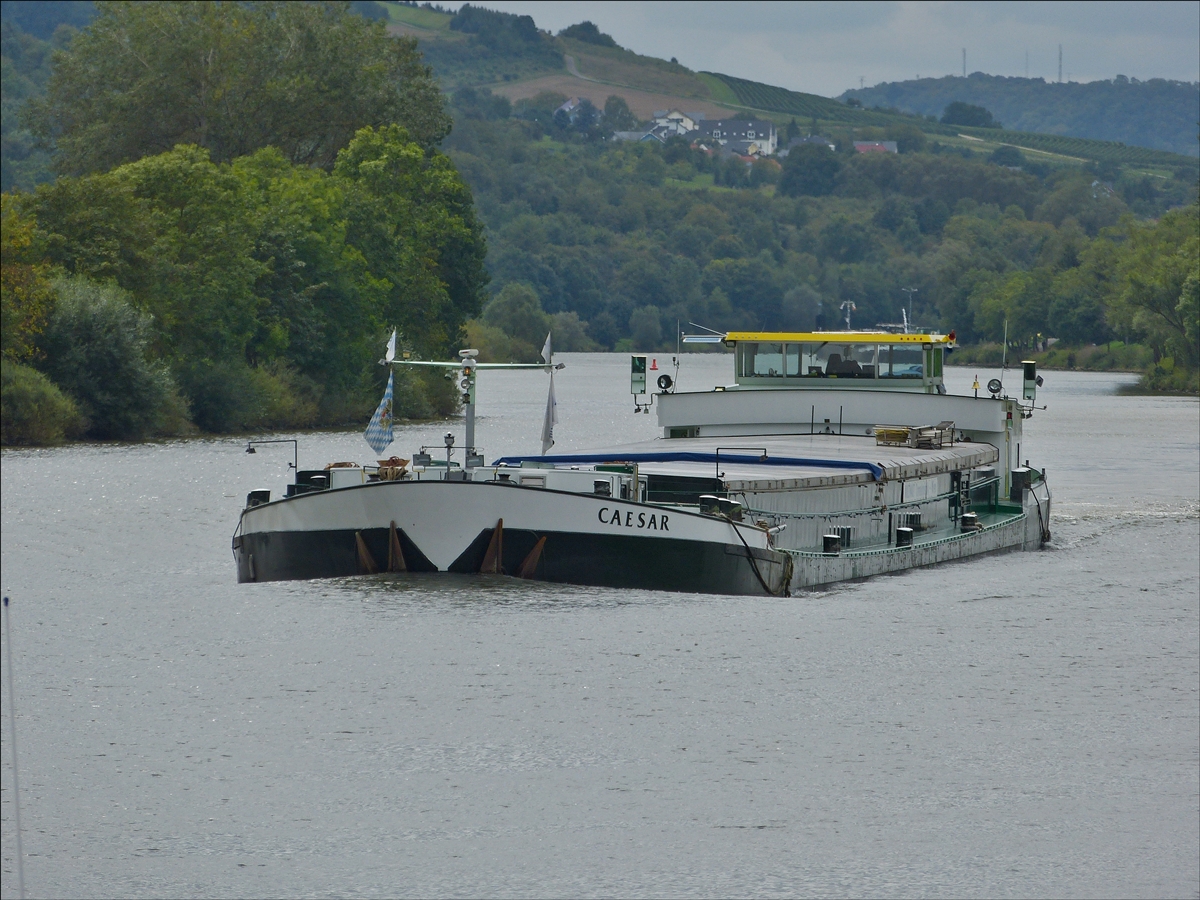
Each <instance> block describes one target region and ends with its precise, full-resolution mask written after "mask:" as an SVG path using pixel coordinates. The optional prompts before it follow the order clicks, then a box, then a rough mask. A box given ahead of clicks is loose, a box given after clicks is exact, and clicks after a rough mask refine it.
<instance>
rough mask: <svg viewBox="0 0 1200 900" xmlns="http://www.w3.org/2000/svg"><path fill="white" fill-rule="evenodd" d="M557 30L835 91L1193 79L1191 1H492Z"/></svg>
mask: <svg viewBox="0 0 1200 900" xmlns="http://www.w3.org/2000/svg"><path fill="white" fill-rule="evenodd" d="M481 5H486V6H489V7H491V8H493V9H501V10H504V11H506V12H514V13H518V14H521V15H530V16H533V18H534V21H536V22H537V24H538V26H539V27H540V28H543V29H547V30H550V31H554V32H558V31H560V30H561V29H563V28H565V27H566V26H567V25H570V24H573V23H575V22H580V21H583V20H584V19H590V20H591V21H593V22H595V23H596V24H597V25H598V26H599V27H600V30H601V31H604V32H607V33H608V34H611V35H612V36H613V37H614V38H615V39H616V41H617V43H619V44H621V45H622V46H623V47H628V48H629V49H630V50H633V51H635V52H637V53H642V54H645V55H647V56H657V57H662V58H664V59H669V58H670V57H676V58H678V60H679V61H680V62H681V63H683V64H684V65H686V66H688V67H689V68H692V69H697V70H709V71H717V72H724V73H726V74H729V75H736V76H738V77H741V78H750V79H753V80H755V81H764V82H767V83H768V84H776V85H781V86H783V87H787V88H791V89H793V90H799V91H807V92H809V93H814V94H823V95H825V96H836V95H837V94H840V93H841V92H842V91H844V90H846V89H847V88H851V87H858V84H859V79H860V77H861V78H862V80H863V82H864V83H865V84H867V85H871V84H876V83H878V82H881V81H902V80H905V79H908V78H913V77H915V76H917V75H921V76H942V75H949V74H962V50H963V48H965V49H966V51H967V71H968V72H974V71H981V72H987V73H989V74H994V75H1024V74H1025V59H1026V53H1027V52H1028V54H1029V75H1030V76H1032V77H1035V78H1036V77H1039V76H1040V77H1044V78H1046V79H1047V80H1052V79H1055V78H1057V76H1058V45H1059V44H1060V43H1061V44H1062V45H1063V75H1064V77H1070V78H1071V79H1072V80H1074V81H1093V80H1096V79H1101V78H1112V77H1113V76H1114V75H1116V74H1118V73H1119V74H1122V75H1128V76H1130V77H1134V78H1141V79H1143V80H1145V79H1150V78H1170V79H1176V80H1181V81H1200V4H1197V3H1194V2H1178V3H1176V2H1171V3H1123V2H1122V3H1108V2H1101V3H1080V2H1072V3H1068V2H1015V3H1002V2H977V3H957V2H956V3H950V2H882V3H819V2H817V3H810V2H792V3H782V2H776V3H766V4H749V3H732V4H728V3H663V2H624V0H616V2H603V3H601V2H590V0H576V2H558V3H534V2H505V0H498V2H492V3H488V2H486V0H483V2H482V3H481Z"/></svg>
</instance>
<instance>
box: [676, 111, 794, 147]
mask: <svg viewBox="0 0 1200 900" xmlns="http://www.w3.org/2000/svg"><path fill="white" fill-rule="evenodd" d="M688 137H689V138H691V139H692V140H693V141H698V140H704V139H705V138H708V139H711V140H715V141H717V142H718V143H720V144H726V143H728V142H729V141H755V142H756V143H757V144H758V145H759V149H760V152H761V153H762V154H763V155H764V156H773V155H774V154H775V150H776V149H777V148H778V145H779V135H778V133H777V132H776V131H775V123H773V122H769V121H767V120H766V119H704V120H702V121H700V122H698V123H697V124H696V129H695V130H694V131H692V132H691V133H689V134H688Z"/></svg>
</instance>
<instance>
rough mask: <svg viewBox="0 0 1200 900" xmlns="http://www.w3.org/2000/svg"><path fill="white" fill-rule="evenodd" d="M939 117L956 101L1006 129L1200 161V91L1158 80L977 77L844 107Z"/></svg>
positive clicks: (948, 79)
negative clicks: (1199, 124) (1199, 139)
mask: <svg viewBox="0 0 1200 900" xmlns="http://www.w3.org/2000/svg"><path fill="white" fill-rule="evenodd" d="M851 98H853V99H855V100H858V101H859V102H861V103H862V104H863V106H864V107H866V108H874V107H880V108H884V109H898V110H900V111H902V112H908V113H916V114H918V115H922V116H933V117H935V118H940V117H941V115H942V113H943V111H944V110H945V108H946V107H947V106H948V105H949V104H950V103H953V102H955V101H959V102H965V103H971V104H974V105H977V106H982V107H984V108H986V109H987V110H989V111H990V112H991V113H992V114H993V115H995V117H996V118H997V119H999V120H1000V122H1002V123H1003V125H1004V127H1005V128H1008V129H1012V130H1014V131H1026V132H1040V133H1044V134H1051V135H1064V136H1067V137H1075V138H1090V139H1093V140H1100V141H1116V142H1120V143H1123V144H1129V145H1131V146H1136V147H1149V148H1151V149H1155V150H1168V151H1170V152H1172V153H1181V154H1186V155H1188V156H1197V155H1200V143H1198V142H1197V139H1196V123H1197V122H1198V121H1200V84H1195V83H1188V82H1182V81H1167V80H1165V79H1162V78H1152V79H1150V80H1148V81H1138V80H1137V79H1136V78H1126V77H1125V76H1124V75H1118V76H1116V77H1115V78H1113V79H1111V80H1106V81H1090V82H1086V83H1077V82H1067V83H1065V84H1059V83H1055V82H1048V81H1045V80H1044V79H1041V78H1006V77H1004V76H1000V75H985V74H984V73H982V72H973V73H972V74H971V75H969V76H968V77H966V78H960V77H957V76H950V75H948V76H945V77H943V78H921V79H914V80H912V81H893V82H885V83H883V84H877V85H875V86H874V87H869V88H866V89H863V90H849V91H846V92H845V93H844V94H843V95H842V96H841V98H840V99H841V100H843V101H844V100H849V99H851Z"/></svg>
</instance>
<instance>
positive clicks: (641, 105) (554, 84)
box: [490, 72, 731, 119]
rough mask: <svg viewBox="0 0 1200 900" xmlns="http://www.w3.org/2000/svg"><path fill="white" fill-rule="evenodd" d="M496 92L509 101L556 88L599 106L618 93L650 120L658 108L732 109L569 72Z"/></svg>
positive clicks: (716, 112) (719, 112)
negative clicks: (592, 79)
mask: <svg viewBox="0 0 1200 900" xmlns="http://www.w3.org/2000/svg"><path fill="white" fill-rule="evenodd" d="M490 87H491V90H492V93H494V94H499V95H500V96H502V97H507V98H508V99H509V100H524V99H528V98H530V97H533V96H535V95H537V94H540V93H541V92H543V91H554V92H555V93H558V94H564V95H566V96H567V97H580V98H586V99H587V100H590V101H591V102H592V104H593V105H595V106H596V107H597V108H599V109H603V108H604V101H605V100H607V99H608V98H609V97H610V96H611V95H613V94H616V95H617V96H619V97H624V98H625V102H626V103H628V104H629V109H630V110H631V111H632V112H633V114H634V115H635V116H637V117H638V118H639V119H649V118H650V117H651V116H652V115H653V114H654V113H655V112H656V111H658V110H663V109H671V108H673V107H675V108H680V109H683V110H684V111H686V112H699V113H704V115H705V116H706V117H708V118H721V117H722V116H728V115H729V114H730V112H731V110H729V109H728V108H726V107H724V106H718V105H717V104H716V103H713V102H712V101H711V100H696V99H693V98H689V97H679V96H677V95H675V94H663V93H652V92H650V91H639V90H634V89H633V88H627V87H617V86H615V85H611V84H601V83H599V82H596V81H587V80H586V79H583V78H577V77H576V76H574V75H572V74H570V73H569V72H563V73H562V74H560V75H543V76H541V77H539V78H532V79H530V80H528V81H514V82H510V83H507V84H495V85H490Z"/></svg>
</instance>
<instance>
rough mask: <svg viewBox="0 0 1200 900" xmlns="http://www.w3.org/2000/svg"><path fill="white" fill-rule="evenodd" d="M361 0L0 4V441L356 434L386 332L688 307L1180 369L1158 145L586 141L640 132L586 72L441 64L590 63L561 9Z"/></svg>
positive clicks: (1197, 299)
mask: <svg viewBox="0 0 1200 900" xmlns="http://www.w3.org/2000/svg"><path fill="white" fill-rule="evenodd" d="M376 5H377V4H371V3H365V4H364V3H357V4H295V3H283V2H263V3H256V4H209V3H187V2H183V3H169V4H168V3H144V4H103V5H101V6H99V7H98V8H97V10H96V13H95V17H94V18H91V19H90V20H84V21H82V22H80V23H76V24H78V25H82V27H80V28H78V29H77V28H76V27H75V25H72V24H71V23H69V22H66V21H63V22H60V23H58V27H57V30H55V29H54V27H53V23H50V24H51V27H50V28H49V29H48V30H47V31H46V33H47V34H50V33H51V32H53V37H52V39H51V40H41V39H38V38H35V37H33V36H32V35H30V34H27V33H24V32H22V31H21V29H20V28H18V27H17V26H16V25H15V24H13V23H12V22H11V21H10V20H9V19H8V18H6V19H5V20H4V23H3V26H4V38H3V40H4V62H5V72H6V77H5V92H6V93H5V104H6V105H5V127H6V144H5V153H6V154H10V151H12V152H13V153H15V152H16V150H21V152H22V153H24V154H25V155H24V156H22V157H21V158H20V159H17V158H16V157H14V156H12V155H11V154H10V155H8V156H5V157H4V159H5V166H6V168H5V175H4V177H5V184H6V186H7V187H9V188H10V189H9V190H6V192H5V193H4V194H3V195H2V202H3V233H2V239H0V244H2V248H0V249H2V251H3V252H2V256H3V259H2V274H0V289H2V290H0V294H2V312H3V327H2V329H0V333H2V348H0V349H2V355H3V378H2V381H3V384H2V390H0V400H2V407H3V409H2V415H0V420H2V421H0V426H2V427H0V444H3V445H5V446H19V445H46V444H54V443H57V442H61V441H65V440H73V439H88V440H140V439H149V438H154V437H159V436H170V435H186V434H228V433H245V432H248V431H254V430H270V429H308V428H319V427H331V426H339V425H347V426H355V425H359V424H361V423H363V422H365V421H366V418H367V417H368V416H369V414H370V411H371V410H372V409H373V408H374V406H375V404H376V403H377V402H378V398H379V396H380V394H381V393H382V390H383V386H384V382H385V380H386V378H385V376H386V372H385V371H384V369H383V367H381V366H379V365H377V364H376V361H377V359H378V356H379V348H380V347H382V346H383V344H384V342H385V341H386V340H387V336H388V335H389V334H390V333H391V332H392V330H393V329H397V330H398V331H399V333H400V335H401V348H402V349H403V350H404V351H406V352H409V353H410V354H412V355H413V356H414V357H415V358H419V359H434V358H437V359H446V358H450V357H453V356H454V354H455V353H456V352H457V350H458V349H459V348H461V347H464V346H474V347H477V348H478V349H479V350H480V351H481V359H482V360H484V361H489V360H490V361H536V359H537V353H538V350H539V348H540V347H541V346H542V342H543V341H544V340H545V335H546V333H547V332H552V333H553V335H554V346H555V348H556V349H559V350H565V351H590V350H605V351H614V352H629V351H634V350H637V351H657V352H660V353H661V352H670V351H673V350H674V347H675V331H676V328H677V325H679V324H686V323H689V322H698V323H701V324H703V325H705V326H707V327H712V328H716V329H727V330H739V329H740V330H756V329H757V330H792V331H812V330H818V329H820V330H833V329H836V328H838V327H841V323H842V321H843V316H844V313H845V311H846V310H850V311H851V312H852V314H853V322H854V324H855V325H858V326H862V327H871V326H872V325H873V324H874V323H878V322H897V321H899V319H900V316H901V309H902V308H905V309H907V310H908V311H909V312H910V313H911V316H910V318H912V319H915V320H916V321H920V322H927V323H931V327H932V323H936V327H939V328H940V329H942V330H944V331H949V330H951V329H953V330H955V331H956V332H957V334H958V338H959V341H960V342H961V343H962V344H963V345H964V346H963V347H962V349H960V350H959V351H958V354H957V355H958V358H957V359H956V360H954V362H956V363H960V364H966V365H970V364H972V363H971V361H972V360H979V361H983V360H985V359H990V358H991V356H995V357H996V361H997V363H998V360H999V353H998V352H996V351H997V348H998V346H999V342H1001V341H1002V340H1003V339H1004V335H1005V334H1007V336H1008V340H1009V348H1010V349H1009V356H1010V358H1019V357H1020V356H1021V355H1022V354H1025V355H1028V354H1029V352H1030V348H1033V347H1036V346H1045V342H1046V340H1047V339H1048V338H1055V339H1056V340H1057V343H1056V344H1055V345H1054V346H1053V347H1052V348H1051V349H1050V350H1048V351H1046V352H1045V357H1044V361H1043V365H1045V366H1047V367H1058V366H1061V367H1063V368H1067V369H1070V368H1079V369H1090V368H1096V369H1100V370H1105V369H1118V368H1120V369H1130V368H1132V369H1140V370H1141V371H1142V372H1143V373H1144V378H1143V384H1144V386H1145V387H1146V388H1147V389H1150V390H1160V391H1183V392H1192V393H1196V392H1197V390H1198V386H1197V368H1198V366H1200V344H1198V342H1200V334H1198V331H1200V325H1198V323H1200V272H1198V267H1200V262H1198V260H1200V205H1198V204H1197V190H1198V184H1197V171H1198V170H1197V167H1196V163H1195V161H1194V160H1190V159H1187V158H1183V157H1179V158H1177V161H1174V160H1176V158H1175V157H1171V156H1170V155H1169V154H1166V155H1163V154H1161V153H1160V156H1161V157H1162V159H1166V160H1167V161H1168V163H1169V164H1170V167H1168V168H1165V169H1161V171H1159V170H1154V171H1149V170H1143V169H1139V168H1137V166H1135V165H1134V164H1133V163H1129V164H1124V163H1118V162H1114V161H1113V160H1111V159H1109V160H1100V159H1096V160H1083V159H1079V160H1075V159H1069V158H1067V157H1054V158H1051V157H1049V156H1044V155H1043V156H1037V157H1034V156H1032V155H1030V154H1026V153H1023V152H1022V151H1021V150H1020V149H1018V148H1016V147H1012V146H1001V147H999V148H997V149H994V150H987V151H985V152H976V151H975V150H972V149H970V148H969V147H967V146H966V145H965V144H963V143H962V142H960V143H952V141H951V138H952V137H953V136H952V135H950V136H947V134H945V133H944V132H945V131H946V128H945V127H944V126H942V125H937V124H936V123H935V124H934V125H930V124H928V123H926V122H924V120H922V119H920V118H913V119H911V120H904V121H901V120H900V119H897V118H896V117H895V116H892V117H891V118H888V117H887V116H884V114H883V113H878V114H876V113H871V114H870V115H871V116H874V118H872V119H870V121H871V122H874V123H876V124H870V125H862V126H859V125H855V124H854V123H853V119H854V115H857V112H854V111H848V108H847V107H844V106H839V105H838V104H836V103H835V101H828V103H827V104H826V106H825V107H823V109H825V112H826V113H828V112H829V111H830V110H834V109H835V110H837V111H840V112H839V114H838V116H837V117H834V118H830V119H828V120H824V119H818V118H817V113H814V114H813V115H812V116H811V117H810V118H808V119H806V120H805V121H797V119H796V117H795V116H783V115H782V114H781V115H780V116H779V117H777V119H776V121H775V122H774V125H773V127H775V128H777V130H778V135H779V139H780V143H781V145H782V146H783V147H787V145H788V141H789V140H791V139H793V138H801V137H803V136H804V135H805V134H808V133H814V134H815V133H818V132H819V133H821V134H822V139H821V140H818V141H814V142H809V143H803V144H797V145H794V146H793V147H792V148H791V150H790V152H789V153H788V154H787V155H786V157H778V156H777V157H764V158H757V159H751V158H748V157H742V156H739V155H737V154H734V153H731V152H729V149H728V148H727V147H724V146H722V145H721V144H719V143H718V142H715V141H713V140H695V141H690V140H685V139H684V138H683V137H680V136H674V137H670V138H668V139H666V140H665V142H659V141H657V140H653V141H649V142H645V141H642V142H633V141H614V140H611V139H610V138H611V136H612V134H613V132H614V131H615V130H616V131H628V130H630V129H635V128H638V127H643V126H644V124H645V123H640V122H639V120H638V119H637V117H636V116H634V114H633V113H632V111H631V109H630V105H629V104H628V103H627V102H626V100H625V99H624V98H623V97H622V96H621V95H620V94H619V93H618V91H619V87H618V86H615V85H613V86H611V87H612V90H613V91H614V93H613V94H612V95H610V96H609V97H608V99H607V101H606V102H605V103H604V104H603V107H601V106H600V105H593V104H592V103H591V102H590V101H587V100H582V101H580V102H578V103H576V104H575V105H574V106H571V105H570V104H569V103H568V100H569V99H571V98H568V97H567V96H566V95H563V94H557V93H553V92H549V91H542V92H541V93H538V94H536V95H534V96H532V97H523V98H520V99H516V100H510V99H508V98H506V97H505V96H501V95H500V93H499V92H497V93H492V92H491V91H490V90H489V89H488V88H485V87H472V86H471V85H470V84H467V83H464V82H463V80H462V79H463V78H465V77H466V76H467V75H469V73H470V72H472V71H474V70H475V69H478V68H479V66H483V65H484V63H486V64H487V65H493V64H494V65H495V66H499V67H500V68H501V69H502V68H503V67H504V66H506V65H508V62H512V61H514V60H515V61H517V62H520V63H521V65H523V66H526V67H527V68H529V70H530V71H535V70H536V71H542V70H544V69H546V67H547V66H550V67H551V68H553V66H554V65H558V63H557V62H555V61H556V60H559V59H560V57H561V55H562V48H563V47H567V46H569V47H570V48H572V51H573V53H574V57H573V58H576V59H577V60H578V59H583V58H584V57H583V55H582V54H583V50H586V49H587V47H589V46H593V45H594V46H595V47H599V48H600V50H597V51H595V52H596V53H600V54H601V56H603V55H604V54H607V55H608V56H611V57H612V58H613V59H614V60H617V59H618V58H620V59H624V56H623V54H625V55H627V51H624V50H622V49H621V48H619V47H617V46H616V45H615V43H614V42H612V39H611V38H610V37H608V36H607V35H604V34H602V33H601V32H599V31H598V29H596V28H595V26H594V25H591V23H581V25H579V26H572V27H571V28H570V29H566V30H565V31H564V33H563V34H562V35H559V36H557V37H555V36H553V35H549V34H548V33H546V32H543V31H541V30H539V29H538V28H536V26H535V23H534V22H533V20H532V19H531V18H530V17H528V16H514V15H510V14H507V13H500V12H495V11H492V10H487V9H484V8H482V7H476V6H471V5H464V6H463V7H462V9H460V10H459V11H458V12H456V13H448V12H445V11H443V10H440V8H434V7H422V8H420V9H417V8H416V7H411V6H406V7H403V8H400V7H394V6H388V7H386V10H390V13H389V14H391V13H396V12H397V10H400V11H406V12H405V14H406V15H408V14H409V13H412V15H416V14H417V13H418V12H419V13H420V16H421V17H424V18H422V21H425V20H426V19H428V21H429V22H433V23H435V24H437V25H438V27H437V28H436V29H433V30H430V29H425V30H424V31H422V36H421V37H419V38H418V37H415V36H412V35H403V34H401V35H399V36H397V35H395V34H393V33H390V32H389V30H388V26H387V23H386V21H385V18H386V17H383V18H381V17H375V18H367V17H365V14H363V15H360V14H356V12H355V10H356V9H358V10H361V9H368V10H370V9H374V7H375V6H376ZM382 8H383V7H381V9H382ZM6 9H7V6H6ZM30 9H32V10H34V13H35V14H37V15H46V16H51V15H54V10H56V9H58V7H55V6H52V5H49V4H42V5H41V6H30ZM413 10H416V12H413ZM426 14H427V15H426ZM6 15H7V13H6ZM442 26H445V27H444V28H443V27H442ZM584 26H588V27H584ZM418 30H421V29H418ZM443 32H444V33H445V35H444V37H445V40H443V37H442V33H443ZM429 35H434V36H435V37H436V40H435V39H434V38H432V37H429ZM439 42H440V43H439ZM564 42H566V43H564ZM581 42H582V43H581ZM296 48H304V49H303V50H302V51H297V49H296ZM581 48H582V49H581ZM197 58H205V59H208V60H210V62H211V67H210V68H208V69H205V70H204V71H199V70H197V69H196V68H195V67H193V66H191V65H190V64H189V62H188V61H189V60H193V59H197ZM605 58H608V57H607V56H606V57H605ZM134 59H136V60H138V62H137V64H134V63H133V62H132V60H134ZM639 59H640V58H639ZM430 62H432V63H434V65H435V67H436V66H440V67H442V68H441V69H436V68H430V66H429V65H428V63H430ZM626 62H628V60H626ZM658 62H661V61H658ZM614 64H615V63H614ZM622 64H625V63H622ZM484 67H485V68H486V66H484ZM642 69H645V72H643V74H644V75H646V77H647V78H650V77H651V76H653V77H654V78H657V77H663V78H666V77H668V76H670V77H671V78H676V79H684V80H687V79H690V78H692V77H693V76H695V73H690V74H689V73H688V71H687V70H685V69H683V68H682V67H679V66H677V65H676V64H671V65H667V64H666V63H662V64H661V65H657V63H656V64H655V65H650V63H646V64H645V65H642ZM10 70H11V73H10ZM499 70H500V69H497V71H499ZM660 70H661V71H660ZM639 71H640V70H639ZM646 73H649V74H646ZM656 73H657V74H656ZM10 74H12V75H13V77H10ZM16 76H19V78H18V77H16ZM713 77H714V78H715V76H713ZM451 84H452V85H455V86H456V87H455V89H454V90H453V92H452V93H444V89H445V87H446V86H447V85H451ZM747 84H750V83H748V82H747ZM643 86H645V85H643ZM18 88H20V91H18V90H17V89H18ZM607 89H608V88H606V90H607ZM497 90H498V91H499V88H497ZM21 92H23V93H21ZM18 94H20V104H18V105H13V104H14V102H15V99H14V98H16V97H17V95H18ZM230 98H237V99H236V100H231V99H230ZM568 108H569V111H568ZM979 112H980V113H986V112H987V111H986V110H980V111H979ZM335 113H336V114H335ZM822 114H823V113H822ZM865 114H866V113H865V112H864V115H865ZM18 121H19V123H20V128H19V129H18V130H19V131H20V135H19V140H18V138H17V137H13V138H12V140H11V141H10V140H9V136H10V133H11V135H17V131H16V130H12V129H13V128H16V126H15V125H14V124H13V123H15V122H18ZM863 121H864V122H865V121H867V120H866V119H864V120H863ZM888 123H890V124H888ZM922 127H928V128H930V129H933V130H931V131H929V132H928V133H927V132H926V131H922V130H921V129H922ZM964 127H965V126H964ZM939 129H940V130H939ZM856 140H887V141H894V142H895V143H896V146H897V150H898V152H896V153H869V154H864V153H858V152H856V150H855V147H854V142H855V141H856ZM14 148H15V149H14ZM21 148H24V149H21ZM1155 158H1156V159H1158V158H1159V157H1155ZM1164 165H1167V163H1164ZM39 166H40V167H41V168H39ZM1172 167H1173V168H1172ZM18 176H19V177H20V178H21V179H22V181H21V182H20V183H21V184H23V185H25V187H24V188H18V187H15V186H14V184H15V182H14V181H13V179H14V178H17V177H18ZM1068 347H1071V348H1075V349H1073V350H1072V349H1068ZM1034 358H1038V359H1042V357H1041V356H1038V355H1035V356H1034ZM395 397H396V408H395V414H396V416H397V418H399V419H410V420H421V419H430V418H439V417H444V416H448V415H452V414H454V413H456V412H457V411H458V403H459V400H458V394H457V392H456V390H455V389H454V386H453V384H452V383H451V382H450V381H447V380H446V379H444V378H442V377H441V376H440V375H434V376H427V375H423V374H413V373H411V372H397V373H396V390H395Z"/></svg>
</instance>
